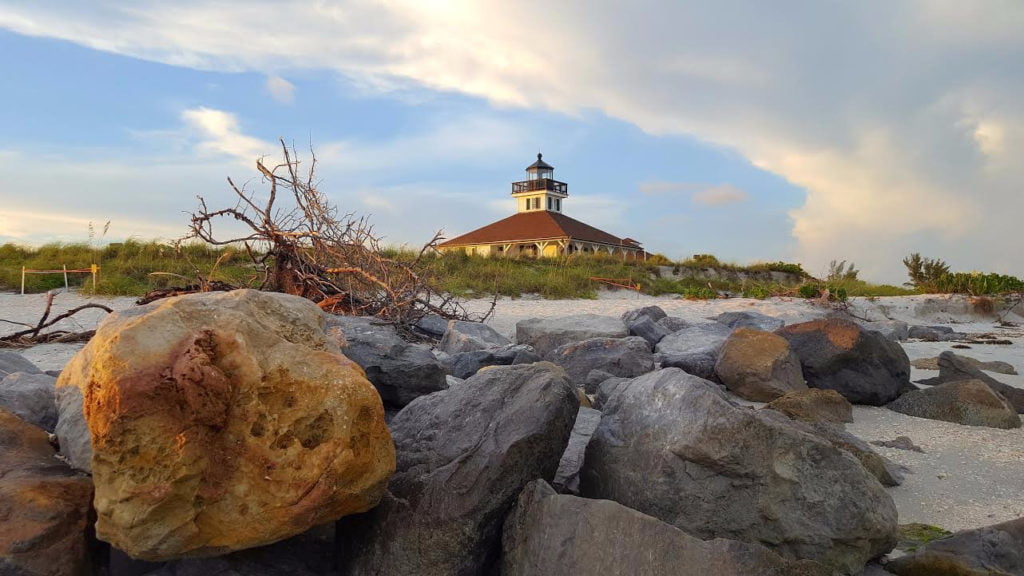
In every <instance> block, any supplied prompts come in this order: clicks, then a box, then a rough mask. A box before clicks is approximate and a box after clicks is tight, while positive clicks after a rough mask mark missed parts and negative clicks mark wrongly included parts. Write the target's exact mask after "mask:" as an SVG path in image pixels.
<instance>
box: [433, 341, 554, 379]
mask: <svg viewBox="0 0 1024 576" xmlns="http://www.w3.org/2000/svg"><path fill="white" fill-rule="evenodd" d="M539 361H540V357H538V356H537V354H536V353H535V352H534V351H533V348H532V347H530V346H526V345H524V344H506V345H505V346H502V347H501V348H493V349H489V350H474V351H472V352H462V353H460V354H455V355H453V356H449V357H448V358H447V360H446V361H444V366H445V370H446V371H447V372H448V373H449V374H451V375H453V376H455V377H457V378H462V379H466V378H469V377H470V376H472V375H473V374H476V373H477V372H479V371H480V369H481V368H483V367H484V366H510V365H512V364H531V363H533V362H539Z"/></svg>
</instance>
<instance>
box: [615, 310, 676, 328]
mask: <svg viewBox="0 0 1024 576" xmlns="http://www.w3.org/2000/svg"><path fill="white" fill-rule="evenodd" d="M667 316H668V314H666V313H665V311H664V310H662V309H661V306H644V307H643V308H634V309H632V310H627V311H626V312H623V313H622V322H623V323H624V324H625V325H626V326H629V325H631V324H633V323H634V322H636V321H638V320H641V319H643V318H647V319H649V320H650V321H651V322H657V321H659V320H661V319H662V318H666V317H667Z"/></svg>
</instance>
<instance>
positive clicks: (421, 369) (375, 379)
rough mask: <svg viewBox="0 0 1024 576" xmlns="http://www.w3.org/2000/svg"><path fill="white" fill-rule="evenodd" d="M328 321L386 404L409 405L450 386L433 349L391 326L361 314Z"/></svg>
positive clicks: (331, 331)
mask: <svg viewBox="0 0 1024 576" xmlns="http://www.w3.org/2000/svg"><path fill="white" fill-rule="evenodd" d="M326 320H327V330H328V331H329V333H331V334H332V335H333V336H334V337H335V339H336V340H337V341H338V343H339V345H340V346H341V351H342V353H344V354H345V356H347V357H348V358H349V359H350V360H352V361H353V362H355V363H356V364H358V365H359V366H360V367H362V369H363V371H365V373H366V378H367V379H368V380H369V381H370V382H372V383H373V385H374V387H376V388H377V391H378V392H379V393H380V397H381V399H382V400H383V401H384V403H385V404H388V405H390V406H396V407H401V406H405V405H406V404H408V403H409V402H412V401H413V399H414V398H417V397H419V396H423V395H425V394H431V393H433V392H437V391H438V390H444V389H445V386H447V384H446V383H445V379H444V377H445V371H444V368H443V367H442V366H441V363H440V362H438V360H437V358H435V357H434V354H433V353H432V352H431V351H430V348H429V347H427V346H424V345H421V344H410V343H409V342H406V341H405V340H402V339H401V338H400V337H399V336H398V333H397V332H395V329H394V328H392V327H391V326H386V325H380V324H379V323H378V321H377V320H376V319H375V318H366V317H360V316H335V315H331V314H329V315H326Z"/></svg>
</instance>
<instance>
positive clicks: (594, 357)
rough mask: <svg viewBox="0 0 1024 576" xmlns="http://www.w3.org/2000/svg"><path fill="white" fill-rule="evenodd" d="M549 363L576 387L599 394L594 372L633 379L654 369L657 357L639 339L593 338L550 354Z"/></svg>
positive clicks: (566, 345)
mask: <svg viewBox="0 0 1024 576" xmlns="http://www.w3.org/2000/svg"><path fill="white" fill-rule="evenodd" d="M546 360H547V361H549V362H552V363H554V364H557V365H558V366H561V367H562V368H563V369H564V370H565V372H566V374H567V375H568V376H569V382H570V383H572V384H573V385H574V386H585V385H586V384H588V383H589V384H591V385H590V387H588V388H586V391H587V393H589V394H593V393H594V392H597V385H598V384H600V382H596V383H594V382H591V381H590V379H589V378H588V375H589V374H590V372H591V371H593V370H600V371H602V372H605V373H608V374H611V375H612V376H618V377H622V378H632V377H633V376H639V375H641V374H644V373H646V372H650V371H651V370H654V355H653V354H651V347H650V345H649V344H648V343H647V341H646V340H644V339H643V338H640V337H638V336H630V337H628V338H590V339H588V340H583V341H581V342H573V343H571V344H563V345H561V346H559V347H558V348H555V349H554V350H553V351H552V352H551V353H550V354H548V356H547V358H546Z"/></svg>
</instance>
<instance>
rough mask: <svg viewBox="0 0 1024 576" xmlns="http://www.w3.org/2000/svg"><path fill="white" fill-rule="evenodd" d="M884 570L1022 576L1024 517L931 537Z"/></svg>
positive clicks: (929, 575)
mask: <svg viewBox="0 0 1024 576" xmlns="http://www.w3.org/2000/svg"><path fill="white" fill-rule="evenodd" d="M886 569H887V570H889V571H890V572H892V573H893V574H897V575H899V576H1002V575H1010V576H1021V575H1024V518H1018V519H1016V520H1010V521H1009V522H1003V523H1002V524H995V525H992V526H985V527H984V528H977V529H974V530H964V531H962V532H957V533H956V534H953V535H952V536H948V537H946V538H941V539H939V540H933V541H931V542H929V543H928V544H925V545H924V547H922V548H920V549H918V550H917V551H915V552H911V553H910V554H907V555H906V556H901V557H899V558H896V559H894V560H890V561H889V563H888V564H886Z"/></svg>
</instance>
